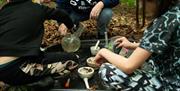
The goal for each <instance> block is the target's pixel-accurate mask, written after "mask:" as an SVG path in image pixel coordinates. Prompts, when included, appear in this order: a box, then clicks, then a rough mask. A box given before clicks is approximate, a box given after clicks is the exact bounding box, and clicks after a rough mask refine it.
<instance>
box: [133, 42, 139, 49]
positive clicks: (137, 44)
mask: <svg viewBox="0 0 180 91" xmlns="http://www.w3.org/2000/svg"><path fill="white" fill-rule="evenodd" d="M138 46H139V43H135V42H134V43H131V48H132V49H136V48H137V47H138Z"/></svg>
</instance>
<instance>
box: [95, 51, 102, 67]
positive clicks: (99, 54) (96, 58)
mask: <svg viewBox="0 0 180 91" xmlns="http://www.w3.org/2000/svg"><path fill="white" fill-rule="evenodd" d="M102 52H103V49H101V50H100V51H99V52H98V53H97V55H96V56H95V58H94V62H95V63H96V65H97V66H101V65H102V64H103V63H104V60H105V59H104V57H103V56H101V53H102Z"/></svg>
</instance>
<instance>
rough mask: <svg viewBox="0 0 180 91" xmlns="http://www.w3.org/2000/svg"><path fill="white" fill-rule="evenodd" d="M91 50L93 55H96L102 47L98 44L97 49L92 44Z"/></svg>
mask: <svg viewBox="0 0 180 91" xmlns="http://www.w3.org/2000/svg"><path fill="white" fill-rule="evenodd" d="M90 50H91V54H92V55H96V54H97V53H98V52H99V50H100V47H99V46H98V47H97V49H95V46H91V48H90Z"/></svg>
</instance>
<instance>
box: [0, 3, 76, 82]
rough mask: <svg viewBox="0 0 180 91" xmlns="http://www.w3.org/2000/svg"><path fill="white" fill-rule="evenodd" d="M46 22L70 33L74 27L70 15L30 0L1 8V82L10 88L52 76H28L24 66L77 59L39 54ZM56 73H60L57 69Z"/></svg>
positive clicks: (64, 55)
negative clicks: (51, 21)
mask: <svg viewBox="0 0 180 91" xmlns="http://www.w3.org/2000/svg"><path fill="white" fill-rule="evenodd" d="M46 19H54V20H57V21H58V22H59V23H64V24H65V25H66V26H67V27H68V28H69V29H71V28H72V27H73V23H72V20H71V19H70V17H69V16H68V14H67V13H65V12H63V11H62V10H58V9H50V8H48V7H45V6H42V5H39V4H35V3H33V2H32V1H31V0H10V1H9V0H7V2H6V4H4V5H3V6H1V9H0V81H3V82H5V83H7V84H9V85H22V84H28V83H32V82H36V81H39V80H40V79H42V78H44V77H46V76H48V75H51V74H43V73H45V72H44V71H43V72H41V73H42V74H41V75H29V74H26V73H25V72H24V71H23V70H22V69H21V67H22V66H23V67H24V65H23V64H26V63H39V64H50V63H55V62H59V61H60V60H65V61H66V60H70V59H71V60H76V59H77V58H78V57H77V56H76V55H74V54H68V53H60V52H54V53H53V52H51V53H45V52H41V51H40V46H41V42H42V37H43V34H44V27H43V22H44V21H45V20H46ZM60 32H61V33H62V32H64V31H60ZM55 68H56V67H55ZM53 70H54V71H57V69H53ZM46 71H47V70H46ZM54 71H53V72H54Z"/></svg>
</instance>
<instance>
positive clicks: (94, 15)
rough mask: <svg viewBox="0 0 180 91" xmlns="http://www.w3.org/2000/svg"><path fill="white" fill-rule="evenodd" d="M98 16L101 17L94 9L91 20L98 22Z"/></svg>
mask: <svg viewBox="0 0 180 91" xmlns="http://www.w3.org/2000/svg"><path fill="white" fill-rule="evenodd" d="M98 16H99V12H98V11H97V10H94V9H93V10H92V11H91V14H90V19H94V20H96V19H97V18H98Z"/></svg>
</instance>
